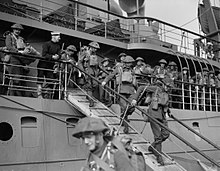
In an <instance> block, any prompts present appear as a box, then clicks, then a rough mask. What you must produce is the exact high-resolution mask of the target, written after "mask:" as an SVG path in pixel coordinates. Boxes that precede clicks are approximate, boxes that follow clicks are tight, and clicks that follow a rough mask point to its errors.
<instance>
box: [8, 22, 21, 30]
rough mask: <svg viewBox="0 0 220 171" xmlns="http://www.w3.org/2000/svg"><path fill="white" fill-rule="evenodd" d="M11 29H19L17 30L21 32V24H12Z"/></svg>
mask: <svg viewBox="0 0 220 171" xmlns="http://www.w3.org/2000/svg"><path fill="white" fill-rule="evenodd" d="M11 28H13V29H19V30H23V29H24V28H23V27H22V25H21V24H17V23H15V24H13V25H12V26H11Z"/></svg>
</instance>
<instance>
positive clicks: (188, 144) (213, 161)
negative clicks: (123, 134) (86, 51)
mask: <svg viewBox="0 0 220 171" xmlns="http://www.w3.org/2000/svg"><path fill="white" fill-rule="evenodd" d="M4 53H11V52H4ZM11 54H16V55H18V54H17V53H11ZM19 55H21V54H19ZM23 56H24V57H25V56H26V57H32V58H33V57H35V56H32V55H23ZM35 58H38V59H42V58H41V57H35ZM59 62H62V61H59ZM64 63H66V64H67V62H64ZM72 66H73V67H74V68H76V69H78V70H79V71H80V72H83V73H84V74H87V73H86V72H85V71H84V70H82V69H81V68H79V67H78V66H76V65H73V64H72ZM66 68H67V67H66ZM64 74H65V80H66V81H65V82H64V83H65V85H64V87H65V88H64V90H65V92H66V91H67V88H66V82H67V71H65V72H64ZM87 75H88V74H87ZM88 76H89V77H91V78H92V79H94V80H95V81H97V82H98V83H99V84H101V82H100V81H99V80H97V79H96V78H95V77H93V76H91V75H88ZM105 88H106V89H107V90H108V91H111V92H112V93H114V94H115V95H117V96H119V97H120V98H123V99H124V100H125V101H126V102H127V103H128V104H129V103H130V102H129V101H128V100H127V99H126V98H124V97H123V96H121V95H120V94H118V93H117V92H116V91H115V90H113V89H111V88H110V87H107V86H105ZM65 98H66V97H65ZM136 109H138V110H139V111H141V112H142V113H144V114H145V115H146V116H148V117H149V118H151V119H152V120H153V121H155V122H156V123H158V124H159V125H160V126H161V127H163V128H164V129H166V130H168V131H169V132H170V133H171V134H173V135H174V136H175V137H177V138H178V139H179V140H181V141H182V142H184V143H185V144H186V145H187V146H189V147H191V148H192V149H194V150H195V151H196V152H198V153H199V154H200V155H202V156H203V157H204V158H206V159H207V160H208V161H210V162H211V163H213V164H214V165H216V166H218V167H220V165H219V164H218V163H217V162H216V161H215V160H213V159H211V158H210V157H209V156H207V155H206V154H204V153H203V152H202V151H201V150H199V149H198V148H196V147H195V146H193V145H192V144H191V143H189V142H188V141H186V140H185V139H184V138H182V137H180V136H179V135H178V134H177V133H175V132H173V131H172V130H171V129H169V128H168V127H166V126H164V125H163V124H161V123H160V122H158V121H157V120H156V119H154V118H152V116H150V115H149V114H148V113H146V111H145V110H143V109H141V108H140V107H138V106H136ZM125 122H126V121H125ZM180 123H182V122H181V121H180ZM183 125H184V124H183ZM192 132H193V131H192ZM196 135H198V136H200V137H201V138H202V139H204V140H205V141H207V142H208V143H210V144H211V145H213V146H214V147H215V148H217V149H219V147H218V146H217V145H215V144H214V143H212V142H211V141H210V140H208V139H207V138H205V137H204V136H201V135H200V134H199V133H196Z"/></svg>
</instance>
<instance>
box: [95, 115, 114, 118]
mask: <svg viewBox="0 0 220 171" xmlns="http://www.w3.org/2000/svg"><path fill="white" fill-rule="evenodd" d="M99 117H111V118H112V117H116V118H117V117H118V116H116V115H101V116H99Z"/></svg>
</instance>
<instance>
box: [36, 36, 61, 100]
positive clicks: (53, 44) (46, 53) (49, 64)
mask: <svg viewBox="0 0 220 171" xmlns="http://www.w3.org/2000/svg"><path fill="white" fill-rule="evenodd" d="M59 41H60V32H51V40H50V41H48V42H46V43H44V44H43V47H42V57H44V58H45V59H46V60H48V61H45V60H39V62H38V65H37V67H38V68H41V69H38V96H39V97H41V87H42V84H43V81H44V79H43V78H44V77H45V78H48V79H54V74H53V67H54V64H55V61H56V60H58V59H59V58H60V51H61V46H60V44H59ZM42 68H43V69H46V70H42ZM47 81H48V82H51V81H49V80H46V82H47ZM50 86H51V88H53V85H50Z"/></svg>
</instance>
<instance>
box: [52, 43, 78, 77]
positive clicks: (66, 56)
mask: <svg viewBox="0 0 220 171" xmlns="http://www.w3.org/2000/svg"><path fill="white" fill-rule="evenodd" d="M76 52H77V49H76V47H75V46H74V45H69V46H67V48H66V49H65V50H62V51H61V58H60V59H61V60H62V61H66V62H68V63H67V72H68V77H67V78H69V73H70V74H71V78H69V79H72V80H74V81H76V72H74V71H75V68H74V67H73V66H72V64H73V65H76V61H77V56H76ZM59 65H60V66H59ZM56 67H57V68H56ZM54 68H55V71H54V73H58V71H60V70H61V71H64V69H65V65H64V63H60V64H59V63H58V62H56V63H55V66H54Z"/></svg>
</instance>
